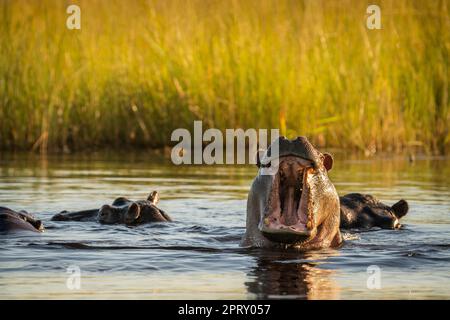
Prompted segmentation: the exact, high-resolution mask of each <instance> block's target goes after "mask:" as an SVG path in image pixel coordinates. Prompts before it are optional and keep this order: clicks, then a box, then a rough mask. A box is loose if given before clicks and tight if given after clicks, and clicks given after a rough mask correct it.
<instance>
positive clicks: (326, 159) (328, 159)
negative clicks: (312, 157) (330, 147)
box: [323, 153, 333, 171]
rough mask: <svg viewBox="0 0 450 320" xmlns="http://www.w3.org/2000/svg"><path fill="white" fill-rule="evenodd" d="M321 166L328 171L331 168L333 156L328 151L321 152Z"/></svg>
mask: <svg viewBox="0 0 450 320" xmlns="http://www.w3.org/2000/svg"><path fill="white" fill-rule="evenodd" d="M323 166H324V167H325V169H327V171H330V170H331V168H333V157H332V156H331V154H329V153H324V154H323Z"/></svg>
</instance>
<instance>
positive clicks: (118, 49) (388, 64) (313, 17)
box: [0, 0, 450, 153]
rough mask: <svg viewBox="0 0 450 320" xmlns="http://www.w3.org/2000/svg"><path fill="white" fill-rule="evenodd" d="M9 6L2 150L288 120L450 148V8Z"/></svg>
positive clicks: (244, 0)
mask: <svg viewBox="0 0 450 320" xmlns="http://www.w3.org/2000/svg"><path fill="white" fill-rule="evenodd" d="M376 2H377V4H379V5H380V7H381V12H382V30H368V29H367V28H366V16H367V15H366V8H367V6H368V4H371V3H372V1H371V2H367V1H356V0H355V1H349V0H347V1H345V0H344V1H312V0H310V1H306V0H305V1H300V0H298V1H294V0H292V1H275V0H274V1H269V0H263V1H259V0H239V1H237V0H236V1H225V0H224V1H211V0H197V1H117V0H115V1H114V0H103V1H100V0H88V1H76V2H75V3H76V4H78V5H79V6H80V7H81V19H82V22H81V25H82V29H81V30H68V29H67V28H66V26H65V24H66V18H67V16H68V15H67V14H66V7H67V6H68V5H69V4H71V3H73V2H72V1H60V0H43V1H20V0H19V1H8V0H3V1H1V2H0V16H1V19H0V35H1V36H0V45H1V47H0V48H1V49H0V149H3V150H11V149H27V150H29V149H31V148H33V146H34V147H35V148H39V149H41V150H42V151H45V150H47V149H53V150H61V149H63V148H69V149H71V150H74V149H75V150H77V149H83V148H86V147H89V148H92V147H108V148H119V147H121V146H123V145H124V144H128V145H130V146H136V147H139V146H148V147H156V146H163V145H167V144H169V143H170V134H171V132H172V130H174V129H175V128H179V127H184V128H191V127H192V123H193V121H194V120H197V119H200V120H203V121H204V127H208V126H209V127H216V128H221V129H224V128H239V127H241V128H277V127H280V126H281V128H282V130H284V131H285V132H286V133H287V134H288V135H289V136H294V135H307V136H309V137H310V138H311V140H312V141H313V142H314V143H316V144H319V145H326V146H332V147H339V148H352V149H361V150H366V151H367V150H369V151H401V150H404V148H411V147H416V146H418V147H420V148H423V149H424V150H426V151H429V152H440V153H445V152H446V151H448V150H449V146H450V129H449V123H450V103H449V84H448V82H449V50H450V3H449V1H445V0H441V1H438V0H435V1H406V0H396V1H376Z"/></svg>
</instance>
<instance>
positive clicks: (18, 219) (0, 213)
mask: <svg viewBox="0 0 450 320" xmlns="http://www.w3.org/2000/svg"><path fill="white" fill-rule="evenodd" d="M15 231H32V232H43V231H44V225H43V224H42V222H41V220H37V219H36V218H35V217H34V216H33V215H31V214H30V213H28V212H26V211H23V210H22V211H19V212H17V211H14V210H11V209H9V208H5V207H0V232H15Z"/></svg>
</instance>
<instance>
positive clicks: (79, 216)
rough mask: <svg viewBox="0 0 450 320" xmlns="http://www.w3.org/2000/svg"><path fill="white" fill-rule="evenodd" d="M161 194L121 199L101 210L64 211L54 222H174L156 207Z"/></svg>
mask: <svg viewBox="0 0 450 320" xmlns="http://www.w3.org/2000/svg"><path fill="white" fill-rule="evenodd" d="M158 201H159V194H158V192H157V191H153V192H152V193H150V195H149V196H148V197H147V199H146V200H137V201H132V200H129V199H127V198H125V197H119V198H117V199H116V200H114V201H113V203H112V204H111V205H108V204H106V205H104V206H102V207H101V208H100V209H91V210H83V211H75V212H68V211H62V212H60V213H58V214H56V215H54V216H53V217H52V220H53V221H95V220H97V221H98V222H100V223H103V224H126V225H140V224H144V223H148V222H164V221H172V219H171V218H170V217H169V215H168V214H167V213H165V212H164V211H163V210H162V209H159V208H158V207H156V204H157V203H158Z"/></svg>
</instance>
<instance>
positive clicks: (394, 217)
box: [340, 193, 409, 229]
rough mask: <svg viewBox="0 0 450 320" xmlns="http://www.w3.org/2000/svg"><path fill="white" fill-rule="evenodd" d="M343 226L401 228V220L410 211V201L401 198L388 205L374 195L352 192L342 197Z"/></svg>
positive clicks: (348, 227)
mask: <svg viewBox="0 0 450 320" xmlns="http://www.w3.org/2000/svg"><path fill="white" fill-rule="evenodd" d="M340 203H341V228H343V229H351V228H365V229H368V228H371V227H379V228H382V229H400V228H401V226H402V225H401V224H400V222H399V220H400V219H401V218H402V217H404V216H405V215H406V214H407V213H408V209H409V206H408V202H406V201H405V200H403V199H402V200H400V201H398V202H396V203H395V204H394V205H392V206H388V205H386V204H384V203H382V202H380V201H379V200H378V199H376V198H375V197H374V196H372V195H369V194H361V193H350V194H347V195H345V196H343V197H340Z"/></svg>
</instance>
